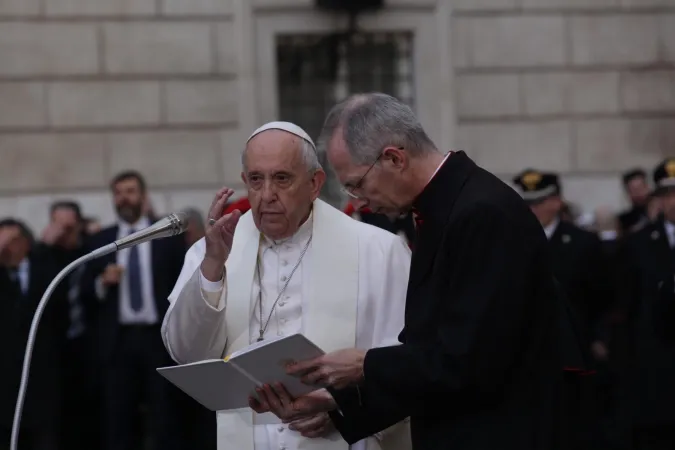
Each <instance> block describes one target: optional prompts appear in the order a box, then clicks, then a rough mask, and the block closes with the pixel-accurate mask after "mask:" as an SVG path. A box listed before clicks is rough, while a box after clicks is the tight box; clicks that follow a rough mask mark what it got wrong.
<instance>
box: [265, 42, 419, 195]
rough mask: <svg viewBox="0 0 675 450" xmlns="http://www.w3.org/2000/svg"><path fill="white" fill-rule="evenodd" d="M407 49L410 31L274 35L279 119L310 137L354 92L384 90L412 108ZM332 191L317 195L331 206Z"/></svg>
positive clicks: (409, 51)
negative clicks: (298, 128) (295, 125)
mask: <svg viewBox="0 0 675 450" xmlns="http://www.w3.org/2000/svg"><path fill="white" fill-rule="evenodd" d="M412 48H413V34H412V33H411V32H357V33H354V34H351V35H349V36H345V35H339V34H330V35H321V34H282V35H279V36H277V40H276V56H277V92H278V98H279V105H278V109H279V120H287V121H290V122H293V123H296V124H298V125H299V126H301V127H302V128H303V129H305V131H307V133H309V135H310V136H312V137H313V138H316V137H318V134H319V132H320V131H321V127H322V125H323V120H324V118H325V117H326V114H327V113H328V111H329V110H330V108H331V107H332V106H333V105H334V104H335V103H337V102H339V101H340V100H342V99H344V98H345V97H347V96H348V95H350V94H354V93H359V92H375V91H376V92H384V93H387V94H390V95H393V96H395V97H397V98H398V99H400V100H402V101H404V102H406V103H407V104H408V105H410V107H411V108H413V109H415V104H414V89H413V86H414V80H413V54H412ZM321 162H322V164H323V163H325V161H321ZM329 178H330V174H329ZM336 192H337V189H336V187H335V186H334V185H331V183H326V189H325V190H324V192H323V193H322V194H323V195H322V196H323V197H325V198H326V200H328V201H330V202H331V203H337V202H339V201H340V200H338V198H337V195H338V194H336Z"/></svg>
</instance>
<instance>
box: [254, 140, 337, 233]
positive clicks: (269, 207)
mask: <svg viewBox="0 0 675 450" xmlns="http://www.w3.org/2000/svg"><path fill="white" fill-rule="evenodd" d="M301 145H302V140H301V139H300V138H299V137H297V136H295V135H293V134H291V133H287V132H285V131H282V130H267V131H263V132H262V133H260V134H258V135H257V136H255V137H254V138H253V139H251V140H250V141H249V143H248V144H247V146H246V159H245V161H246V164H245V168H244V172H243V173H242V179H243V180H244V183H246V186H247V187H248V199H249V202H250V203H251V210H252V213H253V221H254V222H255V224H256V227H258V229H259V230H260V231H262V232H263V233H264V234H265V235H266V236H268V237H269V238H271V239H284V238H287V237H290V236H292V235H293V234H294V233H295V232H296V231H297V230H298V228H299V227H300V225H302V223H303V222H304V220H305V219H306V218H307V216H308V214H309V211H310V208H311V205H312V202H314V200H316V199H317V197H318V196H319V192H320V191H321V186H323V183H324V181H325V177H326V175H325V173H324V172H323V171H321V170H319V171H316V172H314V173H310V172H309V171H308V168H307V165H306V164H305V161H304V160H303V158H302V151H301Z"/></svg>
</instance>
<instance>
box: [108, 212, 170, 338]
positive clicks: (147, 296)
mask: <svg viewBox="0 0 675 450" xmlns="http://www.w3.org/2000/svg"><path fill="white" fill-rule="evenodd" d="M150 225H151V224H150V220H149V219H148V218H147V217H142V218H141V219H139V220H138V222H136V223H135V224H128V223H126V222H124V221H120V222H119V224H118V231H117V239H120V238H123V237H126V236H128V235H129V233H130V231H132V230H133V231H134V232H136V231H139V230H142V229H143V228H146V227H149V226H150ZM151 245H152V244H151V243H150V242H144V243H142V244H139V245H137V246H136V247H137V249H138V257H139V264H140V269H141V290H142V294H143V296H142V298H143V306H142V307H141V309H140V310H139V311H135V310H134V309H133V308H132V307H131V297H130V294H129V278H128V276H126V274H127V265H128V262H129V252H130V251H131V248H125V249H123V250H120V251H118V252H117V254H116V257H117V264H118V265H119V266H121V267H122V268H123V269H124V270H123V272H122V276H121V279H120V285H119V321H120V324H122V325H155V324H157V323H158V322H159V314H158V313H157V306H156V305H155V292H154V287H153V275H152V247H151ZM96 291H97V295H98V297H99V300H103V299H105V295H106V290H105V287H104V286H103V284H102V282H101V279H100V277H99V279H98V280H97V281H96Z"/></svg>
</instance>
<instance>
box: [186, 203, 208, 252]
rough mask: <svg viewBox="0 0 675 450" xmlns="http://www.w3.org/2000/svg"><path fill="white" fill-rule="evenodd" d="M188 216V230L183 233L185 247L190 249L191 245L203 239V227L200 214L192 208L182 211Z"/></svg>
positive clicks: (202, 219)
mask: <svg viewBox="0 0 675 450" xmlns="http://www.w3.org/2000/svg"><path fill="white" fill-rule="evenodd" d="M183 212H185V213H186V214H187V215H188V229H187V231H185V233H184V236H185V243H186V247H187V248H190V247H191V246H192V244H194V243H195V242H197V241H198V240H200V239H201V238H203V237H204V232H205V227H204V218H203V217H202V213H200V212H199V211H198V210H196V209H194V208H187V209H185V210H183Z"/></svg>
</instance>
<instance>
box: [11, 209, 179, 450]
mask: <svg viewBox="0 0 675 450" xmlns="http://www.w3.org/2000/svg"><path fill="white" fill-rule="evenodd" d="M188 222H189V220H188V216H187V214H185V213H184V212H179V213H173V214H169V215H168V216H167V217H165V218H164V219H162V220H159V221H157V222H155V223H154V224H153V225H151V226H149V227H148V228H145V229H143V230H141V231H137V232H135V233H133V234H130V235H129V236H125V237H123V238H121V239H118V240H117V241H115V242H112V243H110V244H107V245H104V246H103V247H101V248H98V249H96V250H94V251H92V252H90V253H88V254H86V255H84V256H82V257H80V258H78V259H76V260H75V261H73V262H72V263H70V264H68V265H67V266H66V267H65V268H64V269H63V270H62V271H61V272H59V274H58V275H56V278H54V279H53V280H52V282H51V283H50V284H49V286H48V287H47V290H46V291H45V293H44V294H43V295H42V299H41V300H40V303H39V304H38V306H37V309H36V310H35V315H34V316H33V322H32V323H31V325H30V332H29V333H28V343H27V344H26V354H25V355H24V358H23V370H22V372H21V384H20V385H19V395H18V396H17V399H16V408H15V410H14V422H13V423H12V440H11V442H10V447H9V448H10V450H17V448H16V447H17V445H18V441H19V424H20V423H21V412H22V409H23V402H24V397H25V396H26V387H27V385H28V373H29V371H30V359H31V356H32V354H33V346H34V345H35V337H36V335H37V330H38V324H39V323H40V318H41V317H42V313H43V312H44V310H45V307H46V306H47V301H48V300H49V297H51V296H52V294H53V293H54V291H55V290H56V286H58V284H59V283H60V282H61V281H63V279H64V278H66V276H68V275H69V274H70V273H71V272H72V271H73V270H74V269H75V268H76V267H77V266H80V265H82V264H85V263H88V262H89V261H91V260H92V259H96V258H100V257H101V256H105V255H107V254H109V253H114V252H116V251H119V250H123V249H125V248H129V247H133V246H135V245H138V244H141V243H143V242H146V241H150V240H153V239H160V238H164V237H169V236H176V235H179V234H181V233H183V232H185V230H186V229H187V227H188Z"/></svg>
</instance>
